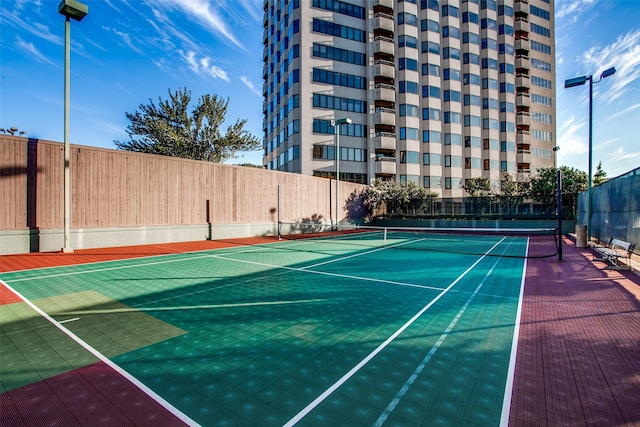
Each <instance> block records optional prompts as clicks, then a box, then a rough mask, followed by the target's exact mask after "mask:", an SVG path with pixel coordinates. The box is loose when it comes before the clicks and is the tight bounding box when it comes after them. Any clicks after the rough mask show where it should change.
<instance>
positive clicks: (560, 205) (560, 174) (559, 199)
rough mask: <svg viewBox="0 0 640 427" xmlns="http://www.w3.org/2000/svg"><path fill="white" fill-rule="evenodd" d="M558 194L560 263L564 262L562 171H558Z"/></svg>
mask: <svg viewBox="0 0 640 427" xmlns="http://www.w3.org/2000/svg"><path fill="white" fill-rule="evenodd" d="M557 180H558V183H557V188H558V190H557V193H558V261H562V171H561V170H560V169H558V170H557Z"/></svg>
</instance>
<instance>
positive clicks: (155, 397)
mask: <svg viewBox="0 0 640 427" xmlns="http://www.w3.org/2000/svg"><path fill="white" fill-rule="evenodd" d="M0 284H2V285H4V286H5V287H6V288H7V289H9V290H10V291H11V292H13V293H14V294H16V296H18V298H20V299H21V300H22V301H24V302H25V303H26V304H27V305H28V306H29V307H31V308H32V309H33V310H34V311H35V312H36V313H38V314H39V315H40V316H42V317H43V318H45V319H46V320H47V321H48V322H49V323H51V324H52V325H53V326H55V327H56V328H58V329H60V330H61V331H62V332H63V333H64V334H65V335H67V336H68V337H69V338H71V339H72V340H73V341H75V342H76V343H77V344H79V345H80V346H81V347H82V348H84V349H85V350H86V351H88V352H89V353H91V354H92V355H94V356H95V357H96V358H98V359H99V360H100V361H102V362H103V363H105V364H106V365H107V366H109V367H110V368H111V369H113V370H114V371H115V372H117V373H119V374H120V375H121V376H122V377H123V378H125V379H126V380H128V381H129V382H130V383H132V384H133V385H134V386H136V387H138V388H139V389H140V390H141V391H142V392H143V393H145V394H146V395H147V396H149V397H150V398H151V399H153V400H154V401H156V402H157V403H158V404H159V405H160V406H162V407H163V408H165V409H166V410H167V411H169V412H170V413H171V414H173V415H174V416H175V417H176V418H178V419H179V420H181V421H182V422H184V423H185V424H187V425H189V426H200V424H198V423H197V422H195V421H194V420H192V419H191V418H190V417H189V416H187V415H186V414H185V413H183V412H182V411H180V410H179V409H178V408H176V407H175V406H173V405H172V404H171V403H169V402H168V401H167V400H165V399H164V398H163V397H162V396H160V395H159V394H157V393H156V392H154V391H153V390H151V389H150V388H149V387H147V386H146V385H145V384H144V383H142V382H141V381H140V380H138V379H137V378H136V377H134V376H133V375H131V374H129V373H128V372H127V371H125V370H124V369H122V368H121V367H120V366H118V365H117V364H115V363H114V362H113V361H111V360H110V359H109V358H108V357H106V356H105V355H103V354H102V353H101V352H99V351H98V350H96V349H95V348H93V347H92V346H90V345H89V344H88V343H87V342H85V341H84V340H83V339H82V338H80V337H79V336H77V335H76V334H74V333H73V332H71V331H70V330H69V329H67V328H66V327H65V326H64V325H62V324H61V323H60V322H58V321H56V320H55V319H54V318H52V317H51V316H49V315H48V314H47V313H45V312H44V311H42V310H41V309H40V308H39V307H38V306H37V305H35V304H34V303H33V302H31V301H30V300H29V299H27V298H25V297H24V296H23V295H22V294H21V293H19V292H18V291H16V290H15V289H14V288H12V287H11V286H9V285H8V284H7V283H6V282H4V281H3V280H2V279H0Z"/></svg>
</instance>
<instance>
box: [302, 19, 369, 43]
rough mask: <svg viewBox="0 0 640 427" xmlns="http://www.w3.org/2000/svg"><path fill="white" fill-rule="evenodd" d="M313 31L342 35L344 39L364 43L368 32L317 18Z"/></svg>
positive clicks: (314, 20) (336, 35) (314, 21)
mask: <svg viewBox="0 0 640 427" xmlns="http://www.w3.org/2000/svg"><path fill="white" fill-rule="evenodd" d="M313 31H315V32H317V33H322V34H329V35H331V36H335V37H340V38H343V39H348V40H355V41H357V42H363V43H364V42H365V41H366V33H365V32H364V31H362V30H358V29H357V28H352V27H347V26H344V25H339V24H335V23H333V22H330V21H323V20H321V19H317V18H314V19H313Z"/></svg>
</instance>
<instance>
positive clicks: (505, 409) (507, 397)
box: [500, 238, 529, 427]
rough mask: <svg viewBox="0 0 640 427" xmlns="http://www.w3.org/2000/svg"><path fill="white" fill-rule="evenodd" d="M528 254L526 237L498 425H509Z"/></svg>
mask: <svg viewBox="0 0 640 427" xmlns="http://www.w3.org/2000/svg"><path fill="white" fill-rule="evenodd" d="M528 256H529V239H528V238H527V250H526V251H525V258H524V266H523V267H522V279H521V280H520V297H519V300H518V310H517V312H516V320H515V328H514V331H513V341H512V342H511V356H510V359H509V370H508V371H507V384H506V385H505V392H504V400H503V401H502V415H501V417H500V427H507V426H508V425H509V414H510V413H511V397H512V395H513V381H514V379H515V374H516V355H517V353H518V338H519V336H520V319H521V317H522V298H523V295H524V281H525V278H526V275H527V260H528V258H527V257H528Z"/></svg>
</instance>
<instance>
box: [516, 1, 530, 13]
mask: <svg viewBox="0 0 640 427" xmlns="http://www.w3.org/2000/svg"><path fill="white" fill-rule="evenodd" d="M513 12H514V13H515V14H525V15H528V14H529V2H528V1H522V0H520V1H515V2H514V3H513Z"/></svg>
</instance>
